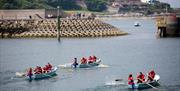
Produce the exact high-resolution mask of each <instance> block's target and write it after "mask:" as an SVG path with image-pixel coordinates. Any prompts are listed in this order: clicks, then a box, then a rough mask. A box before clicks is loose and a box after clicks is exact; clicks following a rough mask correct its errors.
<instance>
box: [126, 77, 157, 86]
mask: <svg viewBox="0 0 180 91" xmlns="http://www.w3.org/2000/svg"><path fill="white" fill-rule="evenodd" d="M159 79H160V76H159V75H155V77H154V80H153V81H151V82H147V83H135V84H134V86H132V85H129V84H128V88H130V89H147V88H154V87H157V86H160V84H159V82H158V81H159Z"/></svg>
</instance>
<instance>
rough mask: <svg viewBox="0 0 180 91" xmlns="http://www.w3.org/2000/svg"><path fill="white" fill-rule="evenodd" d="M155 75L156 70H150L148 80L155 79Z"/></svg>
mask: <svg viewBox="0 0 180 91" xmlns="http://www.w3.org/2000/svg"><path fill="white" fill-rule="evenodd" d="M155 75H156V73H155V72H154V70H152V71H150V72H149V73H148V80H147V81H153V79H154V77H155Z"/></svg>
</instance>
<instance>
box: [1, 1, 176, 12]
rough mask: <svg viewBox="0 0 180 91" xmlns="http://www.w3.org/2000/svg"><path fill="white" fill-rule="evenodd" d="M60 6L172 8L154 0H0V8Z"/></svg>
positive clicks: (99, 9)
mask: <svg viewBox="0 0 180 91" xmlns="http://www.w3.org/2000/svg"><path fill="white" fill-rule="evenodd" d="M58 5H59V6H60V7H61V8H62V9H63V10H85V11H96V12H103V11H108V10H113V7H115V8H116V9H115V10H117V11H118V9H119V13H126V12H141V13H144V14H153V13H154V12H160V13H161V12H164V11H165V8H168V10H172V9H171V7H170V5H169V4H167V3H162V2H159V1H157V0H154V2H153V3H152V4H147V3H142V2H141V0H59V2H58V0H0V9H52V8H57V6H58Z"/></svg>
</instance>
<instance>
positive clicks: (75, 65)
mask: <svg viewBox="0 0 180 91" xmlns="http://www.w3.org/2000/svg"><path fill="white" fill-rule="evenodd" d="M77 65H78V62H77V58H74V63H73V66H74V68H76V67H77Z"/></svg>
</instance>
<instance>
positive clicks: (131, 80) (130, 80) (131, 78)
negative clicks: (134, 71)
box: [128, 77, 134, 85]
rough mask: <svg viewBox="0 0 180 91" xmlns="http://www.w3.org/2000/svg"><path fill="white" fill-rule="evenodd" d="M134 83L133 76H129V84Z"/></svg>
mask: <svg viewBox="0 0 180 91" xmlns="http://www.w3.org/2000/svg"><path fill="white" fill-rule="evenodd" d="M133 83H134V80H133V77H129V78H128V84H129V85H131V84H133Z"/></svg>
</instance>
